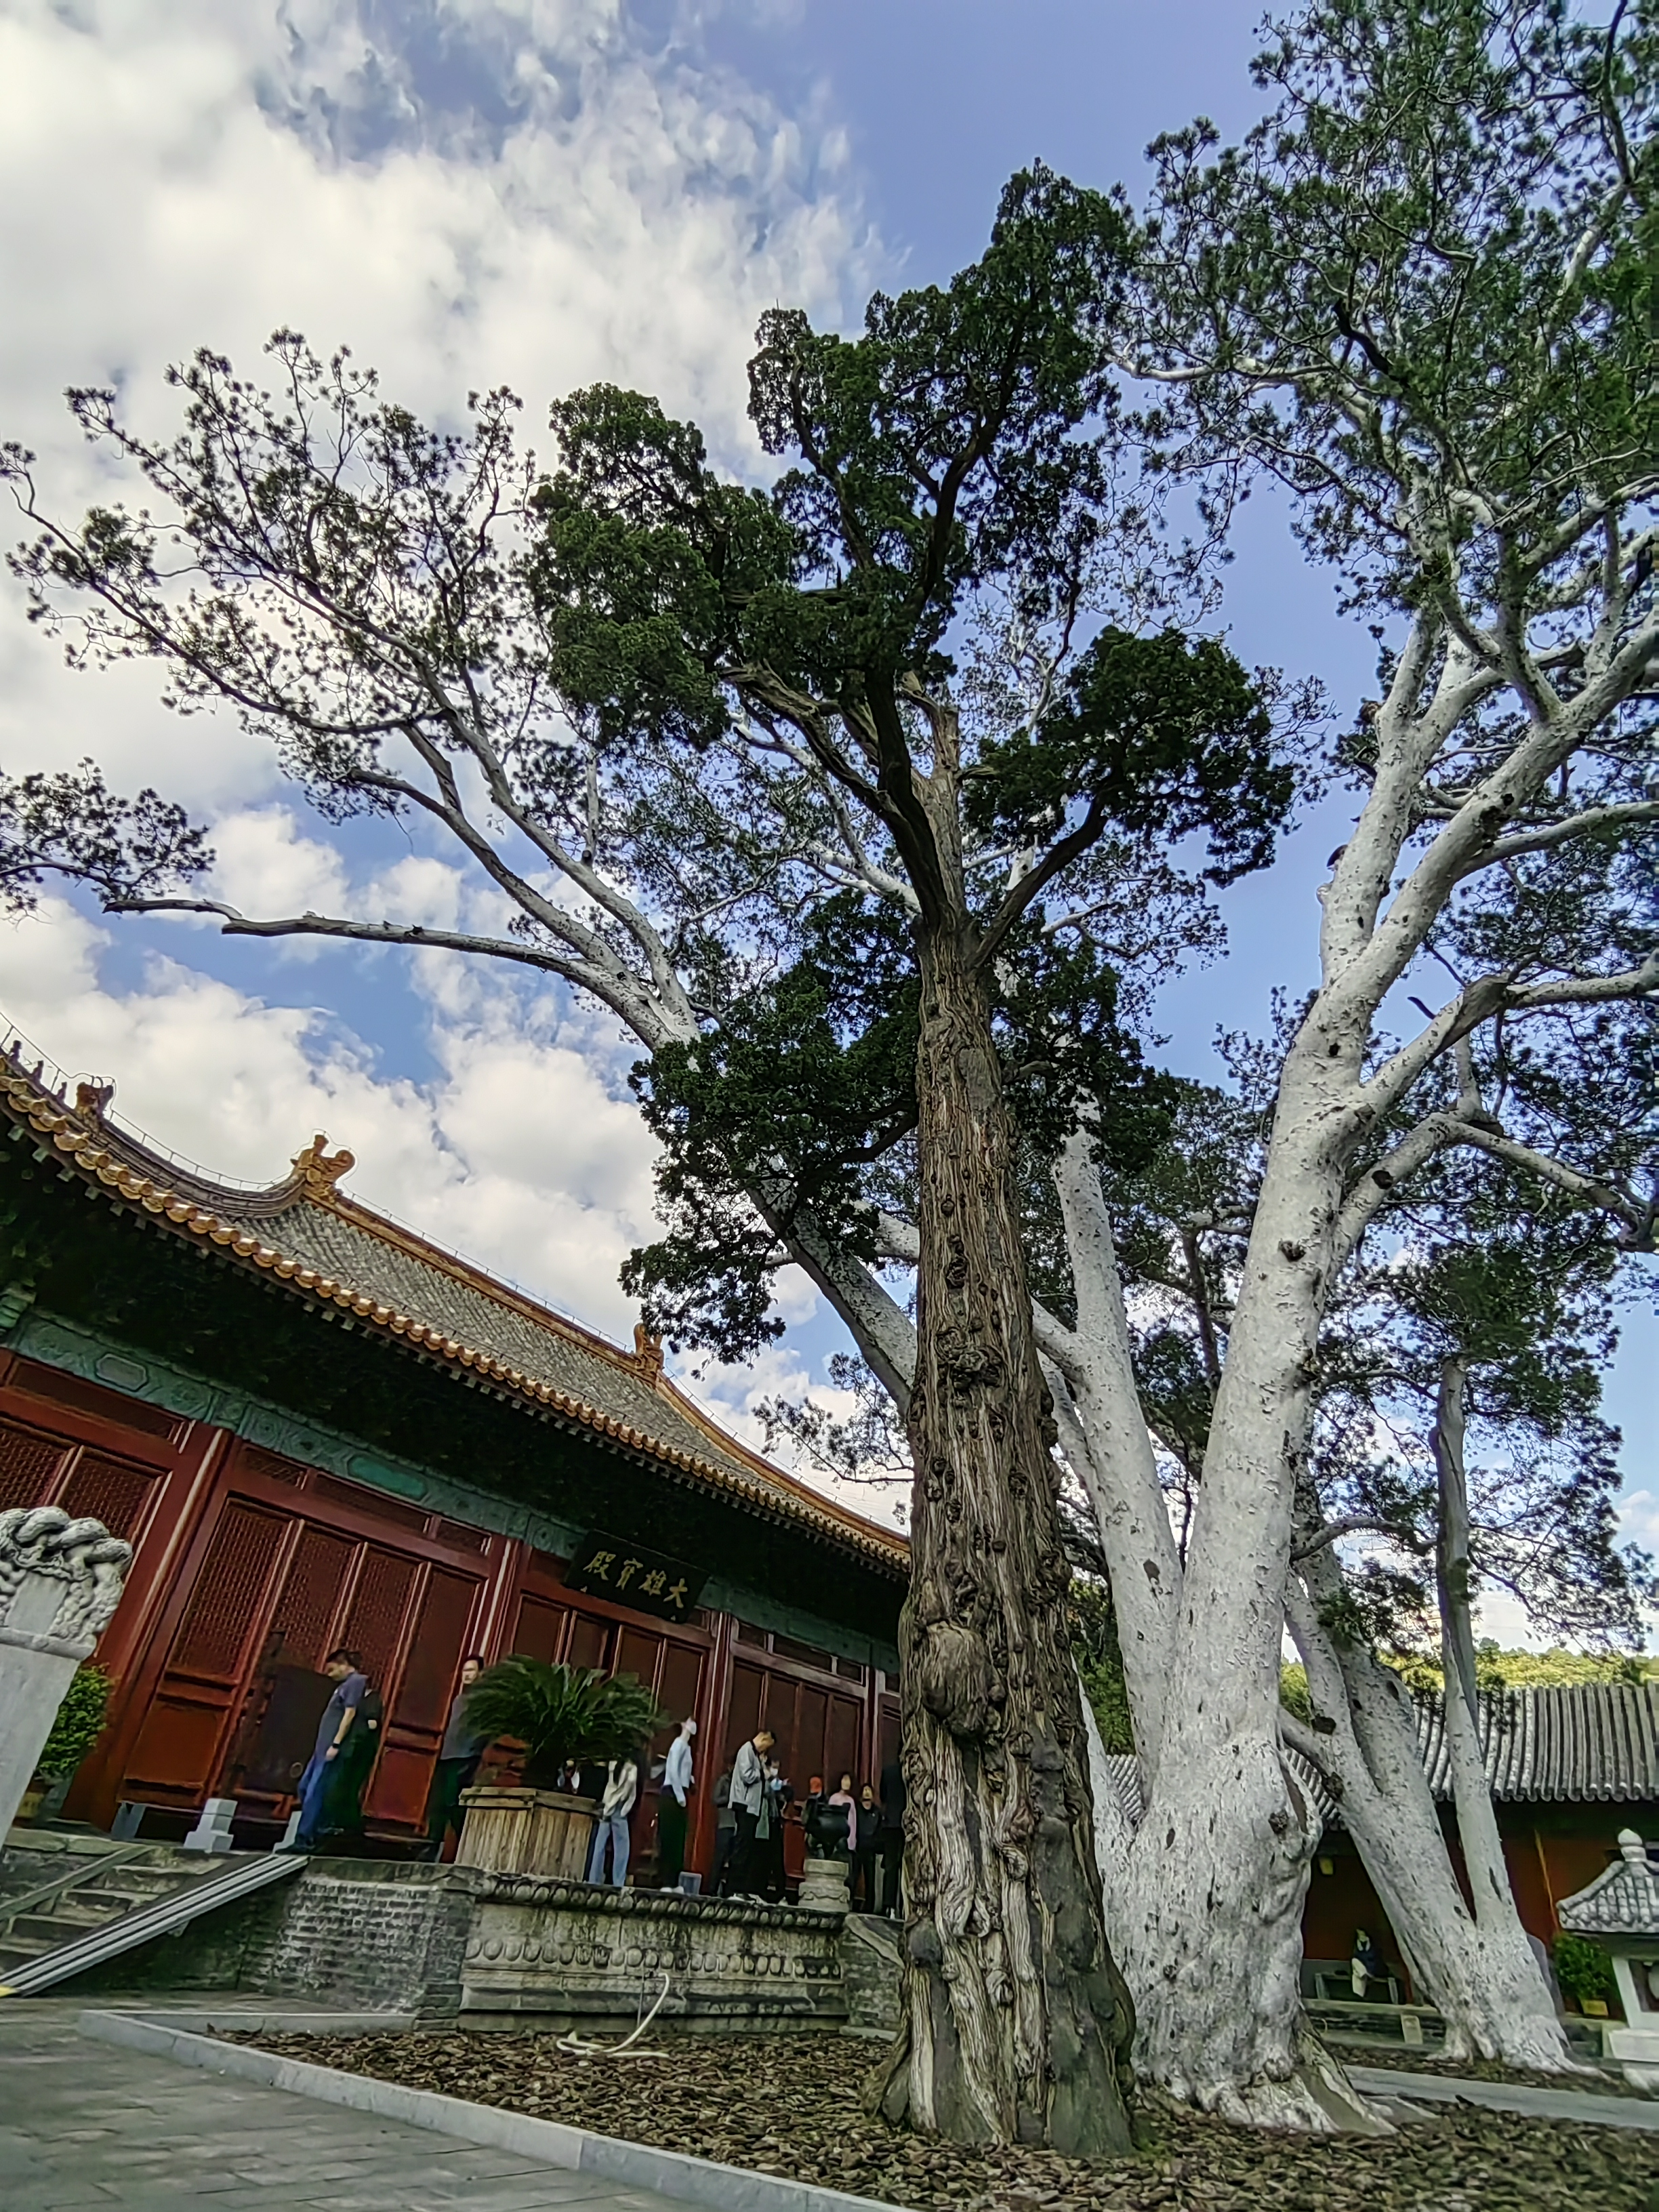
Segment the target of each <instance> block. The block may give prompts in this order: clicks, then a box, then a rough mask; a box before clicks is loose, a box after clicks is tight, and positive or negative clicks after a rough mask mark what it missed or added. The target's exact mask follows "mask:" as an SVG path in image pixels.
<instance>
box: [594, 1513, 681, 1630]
mask: <svg viewBox="0 0 1659 2212" xmlns="http://www.w3.org/2000/svg"><path fill="white" fill-rule="evenodd" d="M707 1580H708V1575H707V1573H706V1571H704V1570H703V1569H702V1568H701V1567H688V1566H687V1565H685V1563H684V1560H681V1559H664V1558H663V1556H662V1554H661V1553H660V1552H647V1550H646V1549H645V1548H644V1547H643V1546H642V1545H640V1544H625V1543H624V1542H623V1540H622V1538H621V1537H620V1536H607V1535H605V1534H604V1533H603V1532H602V1531H600V1530H598V1529H594V1530H591V1531H590V1532H589V1534H586V1536H584V1537H583V1538H582V1541H581V1542H580V1544H579V1545H578V1546H577V1547H576V1549H575V1551H574V1553H572V1555H571V1560H570V1565H569V1567H568V1569H567V1570H566V1573H565V1577H564V1581H565V1588H566V1589H573V1590H583V1591H585V1592H586V1595H588V1596H589V1597H608V1598H609V1599H611V1602H612V1603H613V1604H616V1605H625V1606H629V1607H632V1609H633V1610H634V1611H635V1613H653V1614H654V1615H655V1616H656V1618H657V1619H658V1620H690V1618H691V1609H692V1607H694V1606H695V1605H696V1602H697V1599H698V1597H699V1596H700V1595H701V1594H702V1586H703V1584H704V1583H705V1582H707Z"/></svg>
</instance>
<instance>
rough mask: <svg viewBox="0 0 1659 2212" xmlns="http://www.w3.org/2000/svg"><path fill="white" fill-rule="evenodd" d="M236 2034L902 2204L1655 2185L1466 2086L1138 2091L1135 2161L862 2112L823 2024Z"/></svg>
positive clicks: (994, 2206)
mask: <svg viewBox="0 0 1659 2212" xmlns="http://www.w3.org/2000/svg"><path fill="white" fill-rule="evenodd" d="M250 2040H253V2041H257V2042H258V2043H259V2044H260V2045H262V2046H263V2047H264V2049H265V2050H267V2051H279V2052H281V2053H282V2054H283V2056H284V2057H291V2058H303V2059H307V2060H309V2061H311V2062H312V2063H313V2064H316V2065H322V2066H334V2067H338V2068H341V2069H343V2070H345V2071H346V2072H349V2073H356V2074H373V2075H377V2076H378V2077H379V2078H380V2080H382V2081H399V2082H402V2083H404V2084H405V2085H406V2086H407V2087H410V2088H416V2089H435V2090H437V2091H439V2092H441V2093H442V2094H444V2095H446V2096H451V2097H465V2098H470V2099H471V2100H473V2101H474V2102H476V2103H478V2104H485V2105H501V2106H507V2108H508V2109H509V2110H511V2111H513V2112H528V2113H532V2114H533V2115H534V2116H535V2117H536V2118H538V2119H545V2120H560V2121H562V2122H564V2123H566V2124H568V2125H571V2126H574V2127H582V2128H591V2129H593V2130H597V2131H598V2132H599V2133H600V2134H602V2135H611V2136H623V2137H624V2138H625V2139H626V2140H628V2141H629V2142H639V2143H650V2144H653V2145H654V2146H656V2147H658V2148H661V2149H665V2150H678V2151H689V2152H690V2153H692V2154H694V2155H695V2156H696V2157H698V2158H708V2159H715V2160H720V2162H721V2163H722V2164H724V2165H727V2166H747V2167H750V2168H751V2169H753V2170H755V2171H757V2172H761V2173H776V2174H785V2175H787V2176H789V2177H790V2178H792V2179H795V2180H798V2181H814V2182H817V2183H818V2184H820V2185H824V2186H828V2187H829V2188H834V2189H840V2190H844V2191H847V2192H848V2194H849V2195H851V2196H854V2197H875V2198H878V2199H879V2200H880V2201H881V2202H883V2203H888V2204H893V2205H902V2206H905V2207H908V2208H910V2212H1585V2208H1587V2207H1590V2206H1593V2207H1595V2212H1650V2206H1651V2205H1652V2203H1654V2201H1655V2191H1656V2185H1659V2136H1648V2135H1641V2134H1638V2133H1635V2132H1633V2131H1632V2130H1626V2129H1622V2128H1621V2129H1613V2128H1607V2127H1597V2126H1595V2125H1581V2124H1577V2123H1574V2122H1568V2121H1560V2120H1531V2119H1522V2118H1517V2117H1516V2115H1515V2114H1513V2113H1510V2112H1488V2111H1486V2110H1484V2109H1482V2108H1480V2107H1479V2106H1469V2105H1459V2106H1437V2107H1435V2108H1432V2109H1431V2110H1428V2111H1426V2112H1425V2114H1424V2117H1423V2118H1421V2119H1420V2120H1418V2119H1415V2118H1413V2120H1411V2121H1409V2122H1408V2123H1407V2124H1405V2125H1404V2126H1402V2127H1401V2130H1400V2131H1399V2132H1398V2133H1397V2134H1395V2135H1393V2136H1381V2137H1376V2138H1371V2137H1356V2136H1340V2137H1335V2138H1329V2137H1328V2138H1323V2139H1317V2138H1310V2137H1306V2136H1287V2135H1269V2134H1264V2133H1259V2132H1256V2131H1254V2130H1245V2129H1239V2128H1232V2127H1229V2126H1227V2125H1226V2124H1225V2123H1224V2122H1222V2121H1219V2120H1214V2119H1208V2118H1204V2117H1203V2116H1202V2115H1200V2114H1198V2113H1195V2112H1187V2111H1184V2110H1182V2109H1181V2108H1179V2107H1177V2106H1172V2105H1170V2104H1169V2103H1168V2102H1166V2101H1165V2100H1163V2099H1161V2098H1157V2097H1146V2098H1145V2099H1143V2100H1142V2103H1141V2107H1140V2116H1139V2129H1140V2133H1141V2136H1142V2137H1143V2139H1144V2144H1145V2148H1144V2149H1143V2150H1142V2152H1141V2154H1140V2155H1139V2157H1137V2158H1135V2159H1133V2160H1119V2161H1115V2162H1112V2163H1108V2164H1103V2165H1086V2164H1085V2163H1083V2162H1082V2161H1080V2160H1075V2159H1066V2158H1061V2157H1059V2156H1057V2155H1056V2154H1054V2152H1052V2151H1040V2150H1024V2149H1015V2148H996V2149H990V2150H979V2151H972V2150H963V2149H959V2148H957V2147H956V2146H954V2145H952V2144H950V2143H941V2142H935V2141H933V2139H931V2138H927V2137H923V2136H914V2135H911V2134H909V2133H908V2131H907V2130H902V2129H896V2128H890V2127H889V2126H887V2125H886V2124H884V2123H883V2122H881V2121H872V2120H868V2119H866V2118H865V2116H864V2113H863V2111H862V2109H861V2106H860V2092H861V2091H862V2089H863V2087H864V2083H865V2080H866V2076H867V2075H868V2073H869V2070H870V2068H871V2065H872V2062H873V2060H874V2058H875V2057H876V2055H877V2052H876V2046H874V2045H872V2044H870V2043H868V2042H864V2041H860V2040H855V2039H853V2038H851V2037H842V2036H836V2035H828V2034H822V2035H799V2034H786V2035H729V2036H714V2035H675V2036H666V2037H664V2036H658V2037H655V2038H653V2040H655V2041H656V2042H657V2043H658V2044H659V2045H661V2046H662V2047H663V2048H665V2050H666V2051H667V2052H668V2054H669V2055H668V2056H667V2057H665V2058H661V2059H639V2060H630V2059H627V2058H623V2059H614V2060H613V2059H609V2058H595V2059H586V2060H584V2059H580V2058H573V2057H569V2056H568V2054H566V2053H564V2052H562V2051H560V2050H559V2049H558V2047H557V2045H556V2039H554V2038H553V2037H552V2036H550V2035H536V2034H507V2033H472V2034H428V2033H412V2034H407V2035H380V2036H362V2037H356V2038H352V2039H344V2038H338V2037H325V2036H316V2035H285V2036H271V2035H261V2036H258V2037H255V2038H251V2039H250Z"/></svg>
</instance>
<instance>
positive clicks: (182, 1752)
mask: <svg viewBox="0 0 1659 2212" xmlns="http://www.w3.org/2000/svg"><path fill="white" fill-rule="evenodd" d="M229 1721H230V1699H229V1697H228V1694H227V1693H225V1692H219V1693H217V1694H215V1693H214V1692H212V1691H210V1690H206V1689H204V1690H202V1691H200V1692H197V1693H195V1694H192V1693H191V1691H190V1690H189V1689H188V1688H186V1687H181V1686H176V1685H173V1684H169V1685H168V1686H166V1687H165V1688H163V1690H162V1691H161V1694H160V1695H159V1696H158V1697H157V1698H155V1699H154V1700H153V1701H152V1703H151V1705H150V1708H149V1711H148V1712H147V1713H146V1714H145V1715H144V1718H143V1725H142V1726H141V1727H140V1729H139V1730H138V1737H137V1741H136V1742H135V1743H134V1745H133V1747H132V1749H131V1752H130V1753H128V1754H127V1761H126V1781H125V1784H124V1785H123V1787H124V1790H125V1791H126V1792H127V1793H129V1794H139V1795H142V1796H143V1797H145V1798H146V1799H149V1800H153V1801H155V1802H163V1803H171V1804H179V1805H192V1806H193V1805H199V1804H201V1802H203V1800H204V1798H207V1797H210V1796H212V1794H213V1784H214V1778H215V1777H216V1774H217V1772H218V1771H219V1756H220V1746H221V1744H222V1742H223V1741H224V1735H225V1731H226V1729H227V1727H228V1724H229Z"/></svg>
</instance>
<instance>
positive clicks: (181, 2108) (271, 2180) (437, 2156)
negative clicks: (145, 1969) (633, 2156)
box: [0, 1997, 678, 2212]
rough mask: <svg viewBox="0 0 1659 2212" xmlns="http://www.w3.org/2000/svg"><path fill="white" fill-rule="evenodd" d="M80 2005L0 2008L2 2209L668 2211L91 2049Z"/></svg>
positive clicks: (660, 2201) (445, 2140)
mask: <svg viewBox="0 0 1659 2212" xmlns="http://www.w3.org/2000/svg"><path fill="white" fill-rule="evenodd" d="M85 2002H86V2001H85V1999H84V1998H83V1999H82V2000H81V2001H80V2002H62V2003H59V2002H52V2001H51V2000H48V1999H43V1998H27V1997H19V1998H14V1999H12V2000H11V2001H10V2002H6V2001H3V2000H0V2205H3V2207H4V2208H5V2212H95V2208H98V2207H102V2206H118V2207H120V2208H121V2212H175V2208H177V2207H179V2206H180V2205H191V2206H196V2205H200V2206H201V2207H202V2208H203V2212H207V2208H209V2207H213V2206H218V2207H221V2208H222V2212H232V2208H233V2207H234V2212H462V2208H465V2212H554V2208H555V2207H562V2206H566V2205H569V2206H572V2207H574V2208H576V2212H678V2208H675V2207H673V2206H671V2204H670V2203H669V2200H668V2199H667V2198H666V2197H658V2196H655V2195H653V2194H650V2193H648V2192H646V2191H640V2190H621V2189H617V2188H616V2187H614V2186H612V2185H611V2184H609V2183H607V2182H604V2181H599V2180H596V2179H593V2178H592V2176H591V2175H588V2174H580V2173H573V2172H570V2171H569V2169H568V2167H564V2166H544V2165H542V2164H541V2163H539V2162H538V2161H537V2160H529V2159H523V2158H516V2157H514V2156H513V2154H511V2153H509V2152H505V2151H492V2150H484V2149H481V2148H479V2147H478V2146H477V2145H476V2144H473V2143H463V2142H454V2141H453V2139H452V2138H450V2137H448V2136H439V2135H434V2134H432V2133H431V2132H430V2131H429V2130H427V2129H425V2128H413V2127H406V2126H404V2125H403V2124H401V2123H399V2122H396V2121H391V2120H377V2119H374V2118H371V2117H370V2116H369V2115H368V2114H367V2113H361V2112H347V2111H345V2110H343V2108H342V2107H340V2106H334V2105H324V2104H319V2103H316V2102H313V2100H312V2099H310V2098H308V2097H295V2096H290V2095H289V2094H288V2093H285V2092H284V2091H283V2090H280V2089H266V2088H262V2087H258V2086H257V2085H256V2084H254V2083H252V2082H248V2081H234V2080H230V2079H228V2078H225V2077H223V2076H220V2075H212V2074H204V2073H202V2072H200V2071H198V2070H197V2069H195V2068H193V2067H187V2066H176V2065H174V2064H173V2063H172V2062H171V2061H169V2060H167V2059H162V2058H147V2057H141V2056H140V2055H139V2054H138V2053H137V2051H118V2050H114V2049H112V2047H111V2046H110V2045H108V2044H105V2043H94V2042H91V2041H89V2040H88V2039H87V2038H85V2037H83V2036H79V2035H77V2034H76V2032H75V2022H76V2016H77V2015H79V2014H80V2013H81V2012H82V2010H84V2008H85Z"/></svg>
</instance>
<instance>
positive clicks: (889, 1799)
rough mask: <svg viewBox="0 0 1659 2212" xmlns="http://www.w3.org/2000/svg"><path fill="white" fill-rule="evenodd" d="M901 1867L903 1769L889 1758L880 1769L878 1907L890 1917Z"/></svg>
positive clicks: (896, 1907)
mask: <svg viewBox="0 0 1659 2212" xmlns="http://www.w3.org/2000/svg"><path fill="white" fill-rule="evenodd" d="M903 1867H904V1772H903V1769H902V1767H901V1766H900V1765H899V1763H898V1761H897V1759H889V1760H888V1762H887V1764H886V1765H885V1766H884V1767H883V1768H882V1770H881V1909H882V1911H884V1913H885V1914H886V1915H887V1917H888V1918H889V1919H891V1918H892V1917H893V1915H894V1914H895V1913H896V1911H897V1910H898V1894H899V1876H900V1875H901V1874H902V1871H903Z"/></svg>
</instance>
